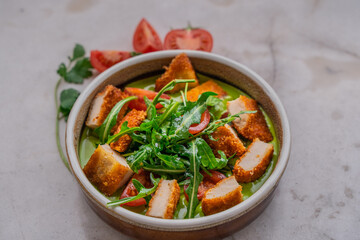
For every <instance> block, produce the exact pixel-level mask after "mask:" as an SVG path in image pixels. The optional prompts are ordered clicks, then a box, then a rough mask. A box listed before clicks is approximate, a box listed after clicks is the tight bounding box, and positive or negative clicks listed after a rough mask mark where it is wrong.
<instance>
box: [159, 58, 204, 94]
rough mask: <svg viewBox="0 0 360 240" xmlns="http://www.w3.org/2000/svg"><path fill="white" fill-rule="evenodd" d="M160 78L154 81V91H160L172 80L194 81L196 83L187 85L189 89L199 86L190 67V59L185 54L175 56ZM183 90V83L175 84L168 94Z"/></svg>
mask: <svg viewBox="0 0 360 240" xmlns="http://www.w3.org/2000/svg"><path fill="white" fill-rule="evenodd" d="M165 69H166V71H165V73H164V74H163V75H161V77H159V78H158V79H157V80H156V83H155V91H157V92H158V91H160V90H161V89H162V88H163V87H164V86H165V85H166V84H168V83H169V82H171V81H172V80H174V79H195V81H196V82H194V83H189V88H193V87H196V86H197V85H199V82H198V80H197V77H196V74H195V71H194V69H193V67H192V65H191V62H190V59H189V58H188V57H187V55H186V54H185V53H181V54H179V55H177V56H176V57H175V58H174V59H173V60H172V61H171V63H170V65H169V67H168V68H165ZM183 88H185V83H179V84H176V85H175V87H174V88H173V89H172V90H171V91H168V93H175V92H178V91H179V90H181V89H183Z"/></svg>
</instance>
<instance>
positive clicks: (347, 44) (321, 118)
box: [0, 0, 360, 240]
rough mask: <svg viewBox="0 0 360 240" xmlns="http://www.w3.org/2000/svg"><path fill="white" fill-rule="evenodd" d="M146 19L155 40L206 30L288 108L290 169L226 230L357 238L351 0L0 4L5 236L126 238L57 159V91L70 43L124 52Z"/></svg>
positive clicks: (358, 47) (358, 134)
mask: <svg viewBox="0 0 360 240" xmlns="http://www.w3.org/2000/svg"><path fill="white" fill-rule="evenodd" d="M142 17H146V18H147V19H148V20H149V21H150V23H151V24H152V25H153V26H154V27H155V28H156V30H157V31H158V33H159V34H160V35H161V37H164V36H165V34H166V32H167V31H168V30H169V29H170V28H171V27H173V28H181V27H184V26H185V25H186V24H187V21H191V23H192V24H193V25H194V26H201V27H204V28H206V29H207V30H209V31H210V32H211V33H212V34H213V37H214V48H213V52H214V53H217V54H221V55H223V56H226V57H229V58H231V59H234V60H236V61H238V62H240V63H242V64H245V65H247V66H248V67H250V68H252V69H253V70H255V71H256V72H258V73H259V74H260V75H261V76H262V77H263V78H264V79H265V80H266V81H267V82H268V83H269V84H270V85H271V86H272V87H273V88H274V89H275V91H276V92H277V93H278V95H279V97H280V99H281V100H282V102H283V104H284V105H285V108H286V110H287V113H288V117H289V121H290V126H291V130H292V151H291V158H290V162H289V164H288V167H287V170H286V172H285V174H284V176H283V178H282V181H281V183H280V185H279V187H278V189H277V191H276V196H275V198H274V200H273V201H272V203H271V204H270V206H269V207H268V208H267V209H266V210H265V212H264V213H263V214H262V215H261V216H260V217H259V218H257V219H256V220H255V221H254V222H253V223H251V224H250V225H249V226H248V227H246V228H245V229H243V230H242V231H239V232H237V233H236V234H234V235H233V238H234V239H240V238H241V239H251V240H256V239H280V240H281V239H360V235H359V233H360V230H359V229H360V187H359V186H360V180H359V179H360V177H359V172H360V107H359V103H360V31H359V23H360V2H359V1H357V0H353V1H350V0H349V1H336V0H331V1H325V0H313V1H310V0H309V1H265V0H263V1H236V0H207V1H190V0H184V1H180V0H177V1H160V0H157V1H139V0H133V1H116V0H106V1H100V0H97V1H95V0H73V1H70V0H66V1H40V0H33V1H26V0H16V1H14V0H2V1H0V49H1V51H0V73H1V79H0V83H1V84H0V103H1V118H0V129H1V131H0V132H1V138H0V146H1V151H0V161H1V165H0V166H1V167H0V190H1V195H0V206H1V207H0V239H78V240H81V239H126V236H124V235H122V234H121V233H119V232H117V231H116V230H114V229H113V228H111V227H110V226H108V225H107V224H106V223H104V222H103V221H102V220H101V219H100V218H98V217H97V215H96V214H95V213H94V212H93V211H92V210H91V209H90V207H89V206H88V205H87V204H86V203H85V201H84V200H83V197H82V193H81V190H80V187H79V186H78V185H77V183H76V181H75V179H74V178H73V177H72V176H71V174H70V173H69V172H68V171H67V170H66V168H65V167H64V166H63V163H62V162H61V160H60V158H59V155H58V152H57V149H56V144H55V137H54V136H55V129H54V127H55V107H54V100H53V98H54V97H53V90H54V86H55V83H56V80H57V78H58V77H57V75H56V72H55V71H56V69H57V67H58V65H59V63H60V62H62V61H65V60H66V56H67V55H68V54H70V53H71V50H72V47H73V45H74V43H75V42H79V43H81V44H83V45H84V46H85V47H86V49H87V50H91V49H118V50H131V49H132V34H133V31H134V29H135V26H136V25H137V23H138V22H139V20H140V19H141V18H142ZM88 83H89V80H87V81H86V84H88ZM86 84H85V85H86ZM85 85H83V86H78V88H80V89H82V88H83V87H84V86H85ZM62 87H69V86H68V85H67V86H65V85H63V86H62ZM62 127H64V126H62ZM229 239H231V237H230V238H229Z"/></svg>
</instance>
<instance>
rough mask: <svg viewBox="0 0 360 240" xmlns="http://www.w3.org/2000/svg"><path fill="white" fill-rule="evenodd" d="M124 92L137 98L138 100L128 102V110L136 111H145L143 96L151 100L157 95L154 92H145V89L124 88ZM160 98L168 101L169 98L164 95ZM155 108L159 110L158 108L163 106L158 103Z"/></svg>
mask: <svg viewBox="0 0 360 240" xmlns="http://www.w3.org/2000/svg"><path fill="white" fill-rule="evenodd" d="M125 92H127V93H128V94H129V95H131V96H137V97H138V99H135V100H132V101H130V102H129V108H131V109H136V110H143V111H145V110H146V104H145V100H144V96H146V97H147V98H149V99H150V100H152V99H154V98H155V96H156V95H157V94H158V93H157V92H154V91H150V90H145V89H141V88H131V87H127V88H125ZM160 98H163V99H170V96H169V95H166V94H162V95H161V97H160ZM155 107H156V108H157V109H159V108H162V107H163V106H162V105H161V104H160V103H158V104H156V106H155Z"/></svg>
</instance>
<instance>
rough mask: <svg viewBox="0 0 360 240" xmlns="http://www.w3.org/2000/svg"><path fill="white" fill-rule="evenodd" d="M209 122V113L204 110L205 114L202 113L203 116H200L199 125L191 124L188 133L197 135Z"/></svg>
mask: <svg viewBox="0 0 360 240" xmlns="http://www.w3.org/2000/svg"><path fill="white" fill-rule="evenodd" d="M209 122H210V113H209V110H207V109H206V110H205V112H203V114H202V115H201V120H200V123H199V124H197V123H194V124H191V126H190V127H189V133H191V134H197V133H199V132H201V131H202V130H204V129H205V128H206V126H207V125H208V124H209Z"/></svg>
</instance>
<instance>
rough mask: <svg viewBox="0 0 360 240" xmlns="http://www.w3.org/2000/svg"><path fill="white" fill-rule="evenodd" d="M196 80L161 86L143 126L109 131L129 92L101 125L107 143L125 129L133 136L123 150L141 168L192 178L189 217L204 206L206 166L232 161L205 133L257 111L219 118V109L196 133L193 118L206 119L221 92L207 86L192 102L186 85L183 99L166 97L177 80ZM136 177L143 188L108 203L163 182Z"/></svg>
mask: <svg viewBox="0 0 360 240" xmlns="http://www.w3.org/2000/svg"><path fill="white" fill-rule="evenodd" d="M193 81H194V80H192V79H181V80H178V79H175V80H173V81H171V82H170V83H169V84H167V85H166V86H165V87H164V88H163V89H161V90H160V91H159V92H158V94H157V95H156V97H155V98H154V99H153V100H152V101H151V100H149V99H147V98H146V97H145V103H146V105H147V118H146V119H145V121H144V122H143V123H142V124H141V125H140V126H139V127H134V128H129V127H128V126H127V122H125V123H124V124H123V125H122V126H121V129H120V132H119V133H117V134H115V135H112V136H109V132H110V129H111V127H112V126H113V125H114V124H115V122H116V119H117V113H118V112H119V106H120V105H121V106H122V105H123V103H124V101H128V100H129V98H127V99H124V100H122V101H121V102H119V103H118V104H119V105H118V104H117V105H116V106H115V107H114V108H113V109H112V110H111V113H113V114H111V113H110V114H109V115H108V117H107V119H106V120H105V122H104V123H103V124H102V125H101V126H100V127H99V128H98V129H97V130H95V132H96V133H97V134H99V137H100V141H101V143H102V144H104V143H107V144H110V143H112V142H115V141H116V140H117V139H118V138H119V137H121V136H123V135H125V134H128V135H129V136H130V137H131V138H132V139H133V142H132V145H131V146H130V149H129V150H128V152H126V153H125V154H123V156H124V155H125V156H127V157H126V160H127V163H128V165H129V166H130V168H131V169H132V170H133V171H135V172H138V171H139V170H140V169H141V168H143V169H145V170H148V171H151V172H153V173H156V174H158V175H160V176H161V178H164V179H167V178H175V179H178V180H179V181H180V180H181V181H184V182H186V184H188V188H187V189H186V193H187V195H188V196H189V203H188V210H187V213H186V217H187V218H193V217H194V216H195V209H196V207H197V206H198V198H197V193H198V186H199V184H200V182H201V181H202V178H203V176H202V174H201V173H200V169H203V170H204V171H207V170H211V169H222V168H224V167H225V166H226V165H227V163H228V159H227V158H226V156H225V154H224V153H223V152H222V151H219V154H220V156H221V157H220V158H216V157H215V155H214V153H213V152H212V149H211V148H210V146H209V145H208V144H207V143H206V141H204V140H203V139H202V138H201V137H200V136H202V135H208V136H209V137H210V138H212V137H211V134H212V133H213V132H214V131H215V130H216V129H217V128H218V127H220V126H224V125H225V124H227V123H229V122H231V121H233V120H234V119H235V118H238V117H240V115H241V114H243V113H254V112H255V111H243V112H240V113H238V114H235V115H231V116H228V117H226V118H223V119H219V118H220V117H218V118H215V117H214V116H215V114H213V117H212V119H211V121H210V123H209V124H208V126H207V127H206V128H205V129H204V130H203V131H201V132H199V133H198V134H196V135H193V134H191V133H189V127H190V126H191V125H192V124H198V123H200V120H201V115H202V114H203V113H204V112H205V110H206V109H208V107H210V108H211V107H214V106H216V104H217V103H219V102H218V101H217V100H215V99H214V97H215V96H216V94H215V93H213V92H205V93H202V94H201V95H200V96H199V98H198V100H197V101H196V102H190V101H187V100H186V98H185V96H186V95H187V88H185V91H184V93H183V96H184V97H183V98H182V99H181V100H176V99H162V98H160V96H161V95H162V94H163V93H164V92H166V91H169V90H171V89H173V88H174V86H175V85H176V84H177V83H189V82H193ZM157 103H161V104H162V105H163V106H164V107H163V108H162V109H161V110H159V111H158V112H157V110H156V108H155V105H156V104H157ZM218 115H219V114H218ZM106 129H107V130H106ZM212 139H213V138H212ZM133 183H134V185H135V187H136V186H137V187H138V188H139V191H138V192H139V194H138V195H136V196H134V197H131V198H128V199H126V200H124V199H125V198H124V199H121V200H119V201H113V202H110V203H109V204H108V206H115V205H119V204H122V203H125V202H124V201H127V202H128V201H133V200H135V199H138V198H142V197H144V196H149V194H148V193H149V192H153V191H155V189H156V187H157V185H156V184H154V187H153V188H151V189H145V188H144V187H141V186H140V184H139V183H138V182H136V181H135V182H134V180H133ZM149 197H150V196H149Z"/></svg>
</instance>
